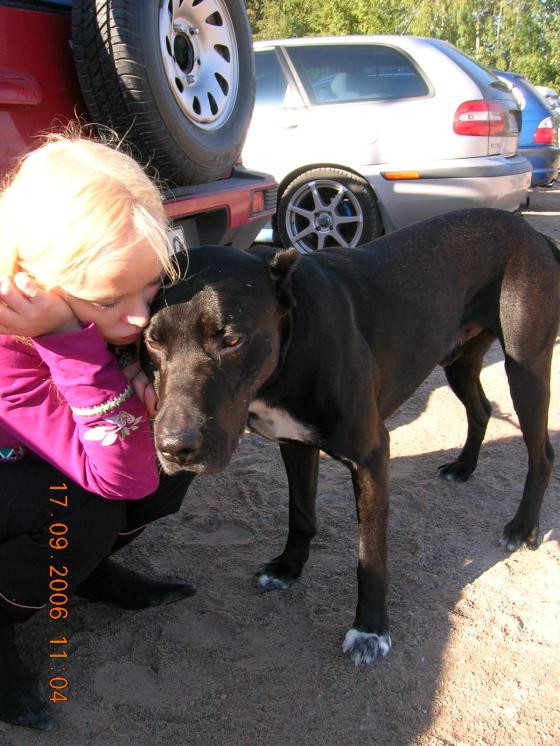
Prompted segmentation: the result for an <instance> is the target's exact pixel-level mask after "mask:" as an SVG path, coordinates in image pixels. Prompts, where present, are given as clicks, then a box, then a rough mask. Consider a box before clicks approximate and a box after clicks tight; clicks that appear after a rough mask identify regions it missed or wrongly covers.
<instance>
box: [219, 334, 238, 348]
mask: <svg viewBox="0 0 560 746" xmlns="http://www.w3.org/2000/svg"><path fill="white" fill-rule="evenodd" d="M240 342H241V337H240V336H239V335H238V334H224V336H223V337H222V344H223V345H224V346H225V347H237V345H238V344H239V343H240Z"/></svg>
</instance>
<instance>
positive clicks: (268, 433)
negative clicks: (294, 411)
mask: <svg viewBox="0 0 560 746" xmlns="http://www.w3.org/2000/svg"><path fill="white" fill-rule="evenodd" d="M247 427H248V428H249V429H250V430H252V431H253V432H255V433H258V434H259V435H262V436H263V438H268V439H269V440H296V441H298V442H300V443H308V444H315V442H316V440H317V439H316V436H315V433H314V432H313V430H312V429H311V428H310V427H308V426H307V425H304V424H303V423H302V422H298V420H296V419H295V418H294V417H292V416H291V415H290V414H289V413H288V412H286V410H285V409H278V408H277V407H269V406H268V405H267V404H265V403H264V402H263V401H260V400H259V399H255V400H254V401H252V402H251V404H250V405H249V415H248V417H247Z"/></svg>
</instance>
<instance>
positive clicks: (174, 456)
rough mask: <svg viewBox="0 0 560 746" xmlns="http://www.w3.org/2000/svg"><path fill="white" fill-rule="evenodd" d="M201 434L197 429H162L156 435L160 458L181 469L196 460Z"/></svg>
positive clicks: (200, 446)
mask: <svg viewBox="0 0 560 746" xmlns="http://www.w3.org/2000/svg"><path fill="white" fill-rule="evenodd" d="M202 442H203V439H202V433H201V432H200V430H199V429H198V428H189V429H185V430H180V431H176V430H171V429H166V428H164V429H162V430H160V431H159V432H158V433H157V434H156V447H157V450H158V453H159V454H160V455H161V457H162V458H163V459H164V460H165V461H167V462H169V463H171V464H174V465H177V466H179V467H180V468H182V469H188V468H189V466H191V465H192V464H194V463H195V462H196V460H197V457H198V455H199V454H200V450H201V448H202Z"/></svg>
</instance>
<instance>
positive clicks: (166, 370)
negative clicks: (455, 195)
mask: <svg viewBox="0 0 560 746" xmlns="http://www.w3.org/2000/svg"><path fill="white" fill-rule="evenodd" d="M559 262H560V252H558V249H557V248H556V247H555V246H554V245H553V244H552V242H551V241H550V240H549V239H547V238H546V237H544V236H543V235H541V234H539V233H537V232H536V231H534V230H533V229H532V228H531V227H530V226H529V225H528V224H527V223H526V222H525V220H524V219H523V218H521V217H518V216H515V215H511V214H510V213H507V212H503V211H501V210H493V209H473V210H464V211H459V212H455V213H450V214H448V215H444V216H441V217H437V218H434V219H431V220H427V221H424V222H422V223H418V224H416V225H413V226H411V227H409V228H405V229H403V230H400V231H398V232H396V233H392V234H391V235H389V236H387V237H384V238H380V239H377V240H376V241H374V242H372V243H371V244H369V245H367V246H364V247H362V248H360V249H350V250H344V249H332V250H330V249H329V250H326V251H319V252H315V253H314V254H312V255H306V256H303V257H300V256H299V255H298V254H297V252H296V251H295V250H294V249H288V250H286V251H280V252H277V253H274V251H273V250H270V249H268V250H260V251H259V250H257V251H255V252H251V253H247V252H242V251H239V250H236V249H231V248H225V247H215V246H209V247H202V248H199V249H196V250H193V251H191V252H190V255H189V266H188V271H187V275H186V279H185V280H183V281H181V282H179V283H178V284H176V285H174V286H172V287H170V288H168V289H167V290H166V291H165V292H164V294H163V296H162V297H161V298H160V299H159V301H158V305H157V306H156V308H155V309H154V310H155V315H154V316H153V319H152V321H151V323H150V326H149V328H148V330H147V333H146V336H145V343H146V346H147V350H148V353H149V356H150V358H151V361H152V366H153V368H154V370H155V385H156V390H157V393H158V396H159V402H160V408H159V412H158V415H157V418H156V421H155V439H156V447H157V450H158V455H159V458H160V460H161V463H162V465H163V468H164V469H165V471H167V472H169V473H173V472H175V471H177V470H181V469H186V470H190V471H194V472H198V473H202V472H208V473H209V472H215V471H218V470H219V469H222V468H223V467H225V466H226V465H227V464H228V462H229V460H230V459H231V456H232V454H233V451H234V449H235V448H236V446H237V443H238V441H239V438H240V436H241V434H242V433H243V431H244V429H245V425H246V424H247V425H248V426H249V428H251V430H254V431H255V432H257V433H260V434H261V435H263V436H265V437H266V438H271V439H274V440H278V441H279V442H280V449H281V452H282V457H283V459H284V463H285V466H286V471H287V474H288V480H289V491H290V517H289V533H288V540H287V543H286V547H285V549H284V551H283V552H282V554H281V555H280V556H279V557H277V558H276V559H273V560H272V561H271V562H269V564H268V565H267V566H266V567H265V569H264V570H263V572H262V574H261V576H260V580H259V582H260V583H261V585H263V586H265V587H268V588H279V587H280V588H286V587H287V586H288V585H289V584H290V583H291V582H292V581H293V580H295V579H296V578H297V577H298V576H299V575H300V574H301V572H302V569H303V566H304V564H305V562H306V560H307V558H308V554H309V544H310V541H311V539H312V537H313V536H314V534H315V496H316V489H317V472H318V461H319V449H322V450H323V451H325V452H326V453H328V454H329V455H331V456H332V457H333V458H335V459H338V460H339V461H342V462H343V463H344V464H346V465H347V466H348V468H349V469H350V472H351V474H352V480H353V484H354V491H355V495H356V504H357V512H358V526H359V562H358V604H357V609H356V618H355V621H354V624H353V627H352V629H350V630H349V632H348V633H347V635H346V638H345V640H344V645H343V649H344V651H346V652H349V653H350V654H351V656H352V659H353V660H354V662H355V663H356V664H358V663H373V662H374V661H376V660H377V659H378V658H380V657H382V656H384V655H386V654H387V653H388V652H389V650H390V647H391V640H390V637H389V632H388V622H387V614H386V609H385V597H386V593H387V570H386V532H387V513H388V495H387V475H388V469H389V436H388V433H387V430H386V428H385V426H384V420H385V419H386V418H387V417H388V416H389V415H390V414H391V413H392V412H394V411H395V409H396V408H397V407H399V406H400V405H401V404H402V403H403V402H404V401H405V400H406V399H407V398H408V397H409V396H410V395H411V394H412V393H413V391H414V390H415V389H416V388H417V387H418V386H419V384H420V383H422V381H423V380H424V379H425V378H426V377H427V376H428V374H429V373H430V372H431V371H432V369H433V368H434V367H435V366H436V365H437V364H438V363H440V364H441V365H443V366H445V372H446V374H447V379H448V381H449V383H450V384H451V387H452V389H453V391H454V392H455V394H456V395H457V396H458V397H459V399H460V400H461V401H462V402H463V404H464V405H465V408H466V411H467V418H468V436H467V440H466V443H465V446H464V448H463V450H462V451H461V453H460V454H459V457H458V458H457V461H454V462H453V463H451V464H448V465H446V466H444V467H442V469H441V475H442V476H443V477H444V478H445V479H449V480H459V481H463V480H465V479H467V478H468V477H469V476H470V474H471V473H472V472H473V470H474V468H475V466H476V463H477V458H478V453H479V450H480V446H481V443H482V440H483V438H484V434H485V430H486V425H487V423H488V419H489V416H490V405H489V402H488V400H487V399H486V397H485V395H484V392H483V390H482V387H481V385H480V381H479V373H480V370H481V367H482V360H483V355H484V353H485V352H486V350H487V349H488V347H489V345H490V344H491V342H492V341H493V340H494V339H496V338H497V339H498V340H499V341H500V344H501V346H502V349H503V351H504V354H505V368H506V372H507V376H508V380H509V385H510V391H511V396H512V399H513V403H514V406H515V410H516V412H517V415H518V417H519V423H520V426H521V430H522V432H523V438H524V440H525V443H526V445H527V450H528V454H529V470H528V473H527V478H526V481H525V488H524V491H523V497H522V499H521V503H520V505H519V508H518V510H517V513H516V515H515V517H514V518H513V520H511V521H510V522H509V523H508V524H507V525H506V527H505V529H504V532H503V536H502V539H501V542H502V544H503V545H504V546H505V547H506V548H507V549H508V550H514V549H517V548H518V547H520V546H521V545H522V544H523V543H525V544H527V545H528V546H530V547H536V546H537V545H538V531H539V512H540V507H541V502H542V498H543V494H544V491H545V489H546V486H547V483H548V480H549V477H550V473H551V469H552V462H553V457H554V454H553V450H552V447H551V445H550V441H549V438H548V432H547V417H548V406H549V395H550V365H551V357H552V351H553V346H554V343H555V338H556V334H557V330H558V323H559V313H560V308H559V307H560V265H559ZM158 309H159V310H158Z"/></svg>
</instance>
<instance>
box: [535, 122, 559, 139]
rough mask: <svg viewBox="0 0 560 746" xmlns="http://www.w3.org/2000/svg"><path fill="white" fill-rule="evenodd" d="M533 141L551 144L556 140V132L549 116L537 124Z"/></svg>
mask: <svg viewBox="0 0 560 746" xmlns="http://www.w3.org/2000/svg"><path fill="white" fill-rule="evenodd" d="M533 142H535V143H536V144H537V145H553V144H554V143H555V142H556V132H555V130H554V126H553V124H552V118H551V117H546V119H543V120H542V122H541V123H540V124H539V126H538V127H537V129H536V130H535V134H534V135H533Z"/></svg>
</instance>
